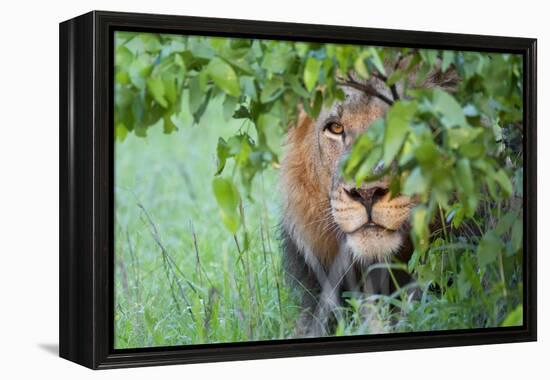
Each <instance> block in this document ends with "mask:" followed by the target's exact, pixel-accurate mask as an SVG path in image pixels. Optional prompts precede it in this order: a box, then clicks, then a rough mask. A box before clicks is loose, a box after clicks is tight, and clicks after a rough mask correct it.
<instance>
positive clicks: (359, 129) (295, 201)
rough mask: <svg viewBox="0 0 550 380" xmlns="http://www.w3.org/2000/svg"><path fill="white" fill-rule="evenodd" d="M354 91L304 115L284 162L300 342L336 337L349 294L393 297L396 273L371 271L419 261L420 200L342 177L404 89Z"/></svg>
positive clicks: (433, 78) (437, 75)
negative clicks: (416, 217) (352, 154)
mask: <svg viewBox="0 0 550 380" xmlns="http://www.w3.org/2000/svg"><path fill="white" fill-rule="evenodd" d="M408 79H409V80H410V79H411V78H408ZM455 81H456V75H455V74H454V73H452V72H451V71H450V70H449V71H448V72H446V73H444V74H443V73H441V72H440V71H435V72H434V73H432V74H431V75H429V76H428V79H427V80H426V81H425V82H424V83H423V84H422V86H424V87H432V86H435V85H439V86H441V87H443V88H450V86H452V85H453V84H454V83H455ZM410 82H413V81H410ZM353 84H356V86H352V87H343V89H344V91H345V94H346V96H345V100H343V101H342V102H338V103H336V104H334V105H333V106H332V107H331V108H329V109H323V110H322V111H321V113H320V114H319V116H318V118H317V120H311V119H310V118H309V117H307V116H306V115H305V114H301V115H300V117H299V120H298V123H297V125H296V126H294V127H292V128H291V129H290V130H289V132H288V136H287V149H286V154H285V157H284V158H283V160H282V163H281V179H280V182H281V192H282V194H283V197H284V199H283V201H284V209H283V219H282V222H281V234H282V242H283V250H284V259H285V260H284V261H285V269H286V272H287V274H288V277H289V279H290V280H291V282H292V283H293V284H294V285H296V287H297V288H298V289H300V290H301V293H302V306H303V307H304V313H303V314H302V317H301V318H300V321H299V322H298V325H297V329H296V332H295V334H296V335H298V336H320V335H325V334H327V333H330V327H329V325H330V323H329V321H330V319H331V316H332V314H333V313H334V312H335V311H336V310H337V307H338V306H339V305H340V300H341V294H342V292H343V291H346V290H350V291H361V292H363V293H367V294H390V292H392V291H393V290H394V283H393V281H391V280H390V275H389V272H388V271H387V270H383V269H375V270H368V267H369V266H370V265H372V264H373V263H384V262H385V261H387V262H391V261H392V259H393V258H397V259H399V260H402V261H404V262H406V260H408V259H409V258H410V254H411V243H410V241H409V230H410V226H409V217H410V211H411V209H412V208H413V207H414V205H415V202H414V200H413V199H411V198H410V197H407V196H404V195H397V196H395V197H393V198H392V197H391V194H390V191H389V189H388V185H389V183H388V178H382V179H380V180H377V181H376V182H372V183H365V184H363V185H362V186H360V187H359V188H357V187H355V185H354V184H351V183H346V182H345V181H344V180H343V178H342V175H341V173H340V170H339V168H340V165H341V163H342V161H343V160H344V158H345V157H346V155H347V154H348V153H349V151H350V149H351V146H352V144H353V142H354V140H355V139H356V138H357V136H359V135H360V134H361V133H363V132H364V131H366V130H367V129H368V128H369V126H370V125H371V124H372V122H373V121H374V120H376V119H377V118H380V117H382V116H383V115H384V114H385V112H386V111H387V109H388V107H389V106H388V101H387V99H391V98H392V97H394V98H395V97H396V96H397V97H399V96H400V94H401V93H402V84H398V85H397V86H396V87H394V88H393V89H391V90H390V88H388V86H386V84H385V83H384V81H383V79H381V78H380V77H374V76H373V77H371V79H369V80H368V81H366V82H362V83H360V82H358V81H356V80H353ZM359 84H361V85H359ZM353 87H355V88H353ZM361 88H364V89H367V90H368V91H363V90H361ZM373 94H377V95H378V96H374V95H373ZM384 98H385V101H384ZM380 166H382V165H380ZM375 170H378V169H377V168H375ZM367 273H368V274H367ZM393 275H394V278H395V279H396V280H397V282H398V285H399V286H402V285H404V284H406V283H407V282H409V281H410V278H409V277H408V275H407V274H406V273H404V272H394V273H393Z"/></svg>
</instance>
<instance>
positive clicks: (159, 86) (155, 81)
mask: <svg viewBox="0 0 550 380" xmlns="http://www.w3.org/2000/svg"><path fill="white" fill-rule="evenodd" d="M147 89H148V90H149V93H150V94H151V96H152V97H153V99H155V101H156V102H157V103H158V104H160V105H161V106H162V107H163V108H166V107H168V102H167V101H166V98H165V97H164V82H163V81H162V79H160V78H158V77H151V78H149V79H147Z"/></svg>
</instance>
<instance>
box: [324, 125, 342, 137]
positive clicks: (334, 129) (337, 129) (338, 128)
mask: <svg viewBox="0 0 550 380" xmlns="http://www.w3.org/2000/svg"><path fill="white" fill-rule="evenodd" d="M325 129H326V130H328V131H329V132H330V133H332V134H334V135H341V134H343V133H344V126H343V125H342V124H339V123H336V122H332V123H329V124H327V126H326V127H325Z"/></svg>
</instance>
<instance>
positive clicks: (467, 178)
mask: <svg viewBox="0 0 550 380" xmlns="http://www.w3.org/2000/svg"><path fill="white" fill-rule="evenodd" d="M456 179H457V184H458V186H460V188H461V189H462V191H463V192H464V194H465V195H466V196H473V194H472V193H473V191H474V177H473V175H472V168H471V167H470V160H468V159H467V158H461V159H460V160H458V162H457V163H456Z"/></svg>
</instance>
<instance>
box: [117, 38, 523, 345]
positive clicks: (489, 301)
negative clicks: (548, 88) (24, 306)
mask: <svg viewBox="0 0 550 380" xmlns="http://www.w3.org/2000/svg"><path fill="white" fill-rule="evenodd" d="M114 49H115V54H114V56H115V59H114V70H113V72H114V78H113V85H114V88H113V94H114V120H113V127H114V132H113V144H114V155H115V156H114V169H115V172H114V181H115V189H114V192H115V194H114V195H115V197H114V221H115V223H114V228H115V231H114V237H115V239H114V240H115V242H114V260H115V274H114V280H115V294H114V305H113V310H114V315H113V318H114V337H113V338H114V348H115V349H135V348H150V347H172V346H188V345H197V344H213V343H216V344H219V343H237V342H253V341H275V340H287V339H297V338H311V339H316V338H330V337H335V336H353V335H362V336H369V335H373V334H376V335H378V336H380V334H402V333H410V332H441V331H457V330H471V329H494V328H501V329H506V328H510V327H514V326H522V324H523V279H524V277H523V222H522V221H523V183H524V182H523V167H524V166H523V141H524V140H523V135H524V129H523V61H522V56H521V55H514V54H504V53H488V52H476V51H455V50H436V49H419V48H413V47H407V46H403V47H384V46H364V45H351V44H333V43H313V42H300V41H278V40H267V39H244V38H227V37H210V36H196V35H178V34H154V33H141V32H127V31H117V32H115V33H114ZM388 336H389V335H388Z"/></svg>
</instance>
